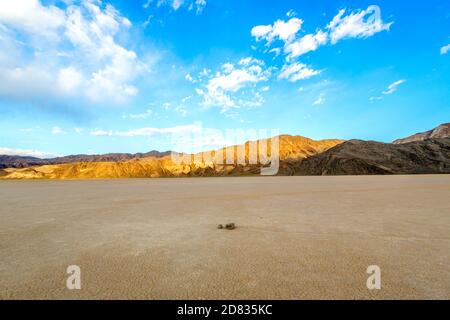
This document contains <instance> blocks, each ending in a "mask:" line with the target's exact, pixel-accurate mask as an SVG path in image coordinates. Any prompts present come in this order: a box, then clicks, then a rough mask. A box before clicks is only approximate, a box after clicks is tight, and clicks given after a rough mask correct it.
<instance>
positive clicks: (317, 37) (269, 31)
mask: <svg viewBox="0 0 450 320" xmlns="http://www.w3.org/2000/svg"><path fill="white" fill-rule="evenodd" d="M346 12H347V11H346V9H342V10H340V11H339V13H338V14H337V15H336V16H335V17H334V18H333V19H332V21H331V22H330V23H329V24H328V25H327V26H326V28H324V29H323V30H322V29H317V31H316V32H315V33H310V34H306V35H304V36H301V37H297V35H298V31H300V29H301V27H302V24H303V20H301V19H298V18H291V19H290V20H289V21H287V22H284V21H282V20H277V21H275V23H274V24H273V25H270V24H269V25H259V26H255V27H253V28H252V30H251V34H252V36H253V37H255V38H256V41H261V40H266V41H267V43H266V45H271V43H272V42H273V40H276V39H279V40H281V41H283V42H284V53H285V54H286V55H287V57H286V58H287V60H290V59H293V58H296V57H299V56H301V55H304V54H306V53H308V52H312V51H315V50H317V49H318V48H319V47H320V46H323V45H326V44H328V43H331V44H336V43H337V42H338V41H340V40H342V39H346V38H368V37H371V36H373V35H374V34H376V33H378V32H381V31H386V30H389V28H390V26H391V25H392V22H390V23H384V22H383V21H382V19H381V14H380V8H379V7H378V6H369V7H368V8H367V9H366V10H356V11H352V12H350V13H349V14H347V15H346ZM288 16H291V14H288ZM272 50H273V49H272ZM272 50H269V51H268V52H276V53H277V51H272Z"/></svg>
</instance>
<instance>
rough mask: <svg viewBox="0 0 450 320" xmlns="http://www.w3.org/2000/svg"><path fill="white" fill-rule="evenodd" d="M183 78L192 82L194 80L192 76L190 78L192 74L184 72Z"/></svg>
mask: <svg viewBox="0 0 450 320" xmlns="http://www.w3.org/2000/svg"><path fill="white" fill-rule="evenodd" d="M184 78H185V79H186V80H187V81H189V82H192V83H194V81H195V80H194V78H192V76H191V74H190V73H188V74H186V75H185V76H184Z"/></svg>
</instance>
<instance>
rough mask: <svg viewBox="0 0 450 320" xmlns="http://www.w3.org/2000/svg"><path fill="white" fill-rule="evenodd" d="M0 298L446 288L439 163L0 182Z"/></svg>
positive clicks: (333, 294) (341, 295)
mask: <svg viewBox="0 0 450 320" xmlns="http://www.w3.org/2000/svg"><path fill="white" fill-rule="evenodd" d="M227 222H234V223H236V226H237V228H236V229H235V230H225V229H222V230H220V229H217V225H218V224H225V223H227ZM69 265H77V266H79V267H80V270H81V290H69V289H67V287H66V279H67V277H68V276H69V275H68V274H67V273H66V269H67V267H68V266H69ZM369 265H377V266H379V267H380V270H381V289H380V290H376V289H375V290H369V289H368V288H367V286H366V281H367V278H368V277H369V276H370V275H369V274H367V272H366V271H367V267H368V266H369ZM0 298H1V299H16V298H31V299H53V298H57V299H60V298H69V299H72V298H87V299H90V298H100V299H115V298H124V299H128V298H137V299H314V298H319V299H359V298H361V299H386V298H388V299H406V298H413V299H416V298H419V299H420V298H425V299H431V298H437V299H449V298H450V175H429V176H423V175H418V176H372V177H366V176H361V177H350V176H347V177H238V178H184V179H135V180H131V179H130V180H128V179H127V180H91V181H56V180H53V181H0Z"/></svg>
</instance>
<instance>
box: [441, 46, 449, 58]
mask: <svg viewBox="0 0 450 320" xmlns="http://www.w3.org/2000/svg"><path fill="white" fill-rule="evenodd" d="M449 51H450V44H448V45H446V46H443V47H442V48H441V54H442V55H444V54H447V52H449Z"/></svg>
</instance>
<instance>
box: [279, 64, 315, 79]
mask: <svg viewBox="0 0 450 320" xmlns="http://www.w3.org/2000/svg"><path fill="white" fill-rule="evenodd" d="M320 72H321V71H320V70H314V69H311V68H309V67H308V66H307V65H306V64H303V63H292V64H289V65H287V64H286V65H284V66H283V68H282V69H281V72H280V73H279V75H278V79H288V80H289V81H291V82H295V81H298V80H305V79H308V78H311V77H313V76H315V75H318V74H320Z"/></svg>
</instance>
